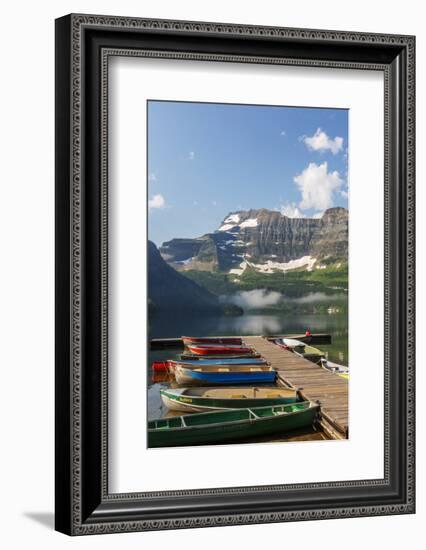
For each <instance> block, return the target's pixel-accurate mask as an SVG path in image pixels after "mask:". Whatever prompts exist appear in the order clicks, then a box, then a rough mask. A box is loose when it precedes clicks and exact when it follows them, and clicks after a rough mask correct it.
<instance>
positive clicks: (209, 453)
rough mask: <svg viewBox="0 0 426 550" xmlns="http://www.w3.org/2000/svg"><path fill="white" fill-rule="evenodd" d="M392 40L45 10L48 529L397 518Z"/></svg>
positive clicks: (411, 124)
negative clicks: (50, 434) (51, 314)
mask: <svg viewBox="0 0 426 550" xmlns="http://www.w3.org/2000/svg"><path fill="white" fill-rule="evenodd" d="M414 55H415V39H414V37H413V36H399V35H384V34H365V33H354V32H343V31H328V30H327V31H325V30H307V29H292V28H278V27H256V26H246V25H234V24H232V25H230V24H218V23H202V22H189V21H169V20H152V19H149V20H148V19H139V18H127V17H116V16H113V17H110V16H97V15H79V14H76V15H74V14H72V15H68V16H65V17H63V18H60V19H58V20H57V21H56V474H55V475H56V514H55V515H56V529H57V530H58V531H61V532H63V533H66V534H69V535H85V534H100V533H119V532H127V531H145V530H156V529H181V528H189V527H207V526H219V525H239V524H248V523H267V522H285V521H301V520H314V519H328V518H348V517H359V516H373V515H385V514H408V513H414V510H415V499H414V494H415V488H414V485H415V481H414V376H415V373H414V181H415V174H414V169H415V166H414V162H415V159H414V153H415V146H414V138H415V136H414V133H415V113H414V107H415V95H414V94H415V89H414V84H415V82H414V78H415V77H414V69H415V58H414Z"/></svg>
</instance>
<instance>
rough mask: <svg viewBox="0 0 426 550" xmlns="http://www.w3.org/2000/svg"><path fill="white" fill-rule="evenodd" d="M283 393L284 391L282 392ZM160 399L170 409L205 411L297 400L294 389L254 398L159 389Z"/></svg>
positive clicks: (287, 402) (282, 403) (285, 403)
mask: <svg viewBox="0 0 426 550" xmlns="http://www.w3.org/2000/svg"><path fill="white" fill-rule="evenodd" d="M283 393H284V392H283ZM160 394H161V399H162V401H163V403H164V405H165V406H166V407H167V408H168V409H169V410H171V411H180V412H207V411H209V410H212V411H213V410H216V411H217V410H224V409H244V408H245V409H247V408H251V407H268V406H269V407H272V406H274V405H288V404H289V403H295V402H296V400H297V394H296V391H294V392H293V391H288V396H285V397H272V398H269V397H256V398H242V399H238V398H218V397H211V398H210V397H202V396H195V395H184V394H183V395H181V394H179V393H178V392H175V391H173V390H161V391H160Z"/></svg>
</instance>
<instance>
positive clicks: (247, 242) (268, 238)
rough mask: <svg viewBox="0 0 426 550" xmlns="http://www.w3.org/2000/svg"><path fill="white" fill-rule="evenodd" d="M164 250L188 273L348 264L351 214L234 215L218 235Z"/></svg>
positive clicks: (254, 212) (166, 244)
mask: <svg viewBox="0 0 426 550" xmlns="http://www.w3.org/2000/svg"><path fill="white" fill-rule="evenodd" d="M159 250H160V253H161V255H162V257H163V259H164V260H166V261H167V263H169V264H170V265H171V266H173V267H174V268H175V269H177V270H183V271H185V270H199V271H219V272H224V273H231V274H234V275H235V277H239V276H240V275H241V274H242V273H243V272H244V270H245V269H246V268H247V267H251V268H253V269H256V270H258V271H261V272H263V273H273V272H275V271H282V272H287V271H291V270H294V269H307V270H312V269H323V268H324V267H325V265H326V264H327V263H330V262H331V261H334V262H347V258H348V211H347V210H346V209H345V208H343V207H333V208H329V209H327V210H326V211H325V212H324V213H323V215H322V216H321V217H316V218H289V217H288V216H285V215H284V214H281V213H280V212H278V211H274V210H268V209H266V208H261V209H250V210H240V211H235V212H230V213H229V214H228V215H227V216H225V218H224V219H223V220H222V223H221V224H220V226H219V228H218V229H217V230H216V231H214V232H212V233H206V234H204V235H202V236H200V237H196V238H193V239H188V238H187V239H179V238H175V239H171V240H170V241H167V242H164V243H163V245H162V246H161V247H160V248H159ZM324 262H325V263H324Z"/></svg>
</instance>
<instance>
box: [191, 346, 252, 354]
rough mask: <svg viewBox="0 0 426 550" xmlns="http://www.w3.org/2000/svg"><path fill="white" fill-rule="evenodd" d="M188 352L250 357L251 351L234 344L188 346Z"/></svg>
mask: <svg viewBox="0 0 426 550" xmlns="http://www.w3.org/2000/svg"><path fill="white" fill-rule="evenodd" d="M186 347H187V348H188V350H189V351H190V352H191V353H193V354H195V355H250V354H251V353H253V349H252V348H249V347H247V346H243V345H235V344H226V345H224V344H196V345H195V344H189V345H187V346H186Z"/></svg>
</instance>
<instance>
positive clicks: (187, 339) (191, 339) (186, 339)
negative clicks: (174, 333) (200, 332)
mask: <svg viewBox="0 0 426 550" xmlns="http://www.w3.org/2000/svg"><path fill="white" fill-rule="evenodd" d="M182 340H183V343H184V344H185V346H188V345H192V344H225V345H229V344H234V345H237V346H241V344H242V340H241V338H236V337H232V336H212V337H209V336H204V337H203V336H200V337H198V336H182Z"/></svg>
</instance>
